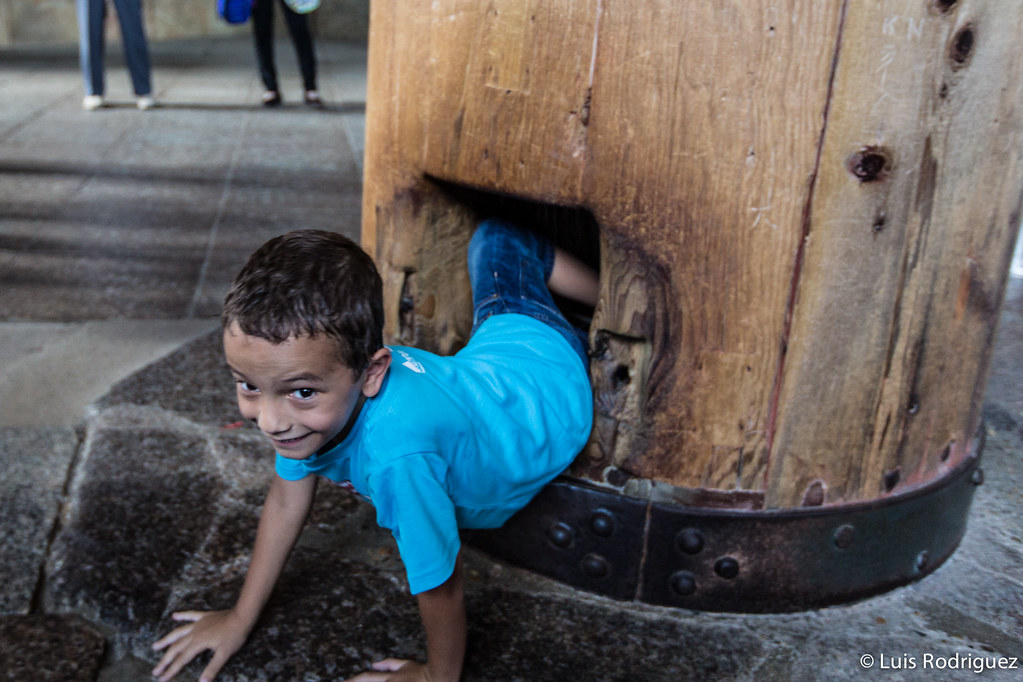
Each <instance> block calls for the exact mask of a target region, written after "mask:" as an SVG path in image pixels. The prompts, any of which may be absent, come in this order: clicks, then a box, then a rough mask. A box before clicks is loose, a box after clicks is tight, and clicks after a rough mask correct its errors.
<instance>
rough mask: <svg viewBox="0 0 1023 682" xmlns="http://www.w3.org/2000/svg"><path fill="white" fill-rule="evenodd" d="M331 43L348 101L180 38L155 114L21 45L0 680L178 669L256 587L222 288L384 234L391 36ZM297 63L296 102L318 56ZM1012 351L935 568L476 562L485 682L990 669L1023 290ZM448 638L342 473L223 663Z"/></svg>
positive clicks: (1020, 469) (166, 60) (404, 651)
mask: <svg viewBox="0 0 1023 682" xmlns="http://www.w3.org/2000/svg"><path fill="white" fill-rule="evenodd" d="M318 47H319V52H320V56H321V71H322V91H323V93H324V95H325V96H326V98H327V100H328V101H329V102H330V106H329V107H328V109H327V110H324V111H314V110H309V109H306V108H305V107H303V106H302V105H300V104H289V105H288V106H285V107H283V108H281V109H279V110H264V109H262V108H261V107H258V106H256V105H254V104H253V103H254V102H256V101H257V100H258V96H259V92H260V88H259V84H258V82H257V79H256V77H255V69H254V66H253V64H252V63H251V50H250V47H249V45H248V43H247V42H244V41H242V42H239V41H233V40H226V41H224V40H222V41H217V42H212V41H199V42H182V43H160V44H156V45H154V62H155V66H156V68H155V82H156V87H157V93H158V96H159V98H160V100H161V102H162V106H161V107H159V108H157V109H155V110H153V111H149V112H144V113H142V112H138V111H136V110H135V109H134V108H132V107H131V106H130V103H131V102H130V97H128V92H127V77H126V76H125V75H124V73H123V68H121V67H120V66H119V65H117V64H116V62H113V63H112V64H111V65H110V69H109V71H110V72H109V74H108V80H109V82H110V86H111V93H110V94H111V99H112V100H113V103H114V105H113V106H111V107H109V108H106V109H104V110H101V111H98V112H91V113H86V112H84V111H82V109H81V108H80V98H81V92H80V84H79V79H78V74H77V68H76V64H75V57H74V49H73V48H72V47H68V48H63V49H48V50H31V49H21V50H17V51H0V100H2V101H3V103H4V105H3V108H0V470H2V471H3V477H2V479H0V576H2V583H0V584H2V587H0V679H12V680H33V681H34V680H102V681H104V682H112V681H121V680H127V681H132V680H144V679H149V677H148V670H149V669H150V668H151V667H152V665H153V664H154V662H155V661H156V660H157V657H156V656H155V655H154V654H153V653H152V652H151V651H150V649H149V645H150V644H151V642H152V641H153V640H154V639H155V638H156V637H157V636H158V634H159V633H161V632H163V631H165V630H166V629H167V628H168V627H169V618H168V616H169V614H170V612H171V611H173V610H175V609H179V608H205V607H220V606H224V605H227V604H229V603H231V601H232V599H233V597H234V595H235V594H236V593H237V590H238V587H239V584H240V580H241V577H242V574H243V570H244V566H245V562H246V561H247V553H248V550H249V547H250V545H251V541H252V535H253V533H254V529H255V522H256V518H257V515H258V511H259V505H260V503H261V499H262V495H263V492H264V491H265V487H266V485H267V476H268V473H269V471H270V469H269V466H270V459H269V457H268V452H267V450H266V446H265V444H264V443H263V442H262V441H261V440H260V438H259V437H258V435H257V434H255V433H254V432H253V431H251V430H250V429H249V428H246V427H239V425H238V422H237V420H238V416H237V414H236V412H235V408H234V405H233V398H232V394H231V387H230V383H229V382H228V381H227V380H226V373H225V370H224V367H223V365H222V362H221V359H220V354H219V348H218V343H217V335H216V332H215V327H216V321H215V315H216V313H217V309H218V304H219V303H218V302H219V299H220V297H221V296H222V294H223V290H224V288H225V287H226V285H227V282H228V281H229V280H230V278H231V276H232V275H233V273H234V271H235V270H236V269H237V267H238V266H239V265H240V264H241V262H242V261H243V259H244V258H245V256H246V255H247V254H248V253H249V252H250V251H251V250H252V249H253V248H255V247H256V246H257V245H258V244H260V243H262V242H263V241H264V240H265V239H266V238H267V237H269V236H271V235H273V234H277V233H279V232H283V231H286V230H287V229H290V228H293V227H298V226H302V227H322V228H325V229H334V230H339V231H344V232H346V233H349V234H351V235H354V234H356V233H357V230H358V222H359V210H360V193H361V179H360V178H361V158H362V124H363V101H364V97H365V50H364V49H363V48H362V47H361V46H353V45H347V44H324V45H320V46H318ZM279 54H280V61H281V67H282V72H283V76H284V80H285V83H286V84H287V85H286V89H285V97H286V98H290V99H291V100H292V102H294V101H296V97H297V95H298V78H297V75H296V74H295V67H294V63H293V60H291V59H290V57H291V53H290V46H289V45H287V44H283V45H282V46H281V48H280V50H279ZM997 344H998V345H997V348H996V354H995V357H994V360H993V363H992V373H991V379H990V382H989V390H988V393H987V398H986V405H985V415H986V417H987V430H988V433H987V446H986V449H985V453H984V458H985V459H984V463H983V466H984V471H985V479H986V482H985V484H984V485H982V486H980V488H978V490H977V494H976V497H975V499H974V505H973V509H972V512H971V519H970V523H969V527H968V530H967V533H966V536H965V537H964V539H963V541H962V544H961V546H960V548H959V550H958V551H957V552H956V553H955V554H954V555H953V556H952V558H951V559H950V560H949V561H948V562H947V563H946V564H945V565H943V566H942V567H940V568H939V569H938V570H937V571H935V572H934V573H933V574H931V575H929V576H927V577H926V578H924V579H923V580H921V581H919V582H916V583H913V584H911V585H909V586H907V587H904V588H901V589H898V590H895V591H893V592H890V593H888V594H884V595H881V596H879V597H875V598H872V599H869V600H865V601H862V602H859V603H856V604H851V605H846V606H839V607H832V608H828V609H822V610H818V611H810V612H801V613H792V614H783V615H742V614H718V613H701V612H694V611H688V610H681V609H672V608H664V607H654V606H648V605H640V604H634V603H627V602H618V601H614V600H610V599H606V598H603V597H599V596H595V595H592V594H587V593H583V592H579V591H576V590H573V589H570V588H567V587H564V586H561V585H558V584H555V583H553V582H551V581H549V580H546V579H543V578H540V577H537V576H533V575H530V574H528V573H526V572H524V571H521V570H518V569H515V568H512V567H509V566H507V565H504V564H501V563H499V562H496V561H493V560H491V559H489V558H488V557H486V556H485V555H482V554H480V553H478V552H475V551H471V550H470V551H469V552H468V561H467V564H468V581H467V582H468V602H469V629H470V648H469V653H468V657H467V668H466V674H465V679H466V680H467V681H469V682H473V681H497V682H501V681H504V680H508V681H511V680H524V681H538V680H539V681H543V680H557V679H565V678H569V677H571V678H573V679H579V680H586V681H590V680H598V681H600V680H622V681H624V680H629V681H646V680H652V681H656V680H689V679H692V680H702V679H720V680H819V679H830V680H856V679H885V680H966V679H976V677H975V676H974V673H972V672H970V671H968V670H964V669H962V667H961V666H963V665H969V663H970V662H976V661H981V662H986V661H998V660H1004V661H1006V663H1008V661H1009V658H1012V657H1014V658H1016V659H1023V520H1021V515H1020V513H1019V509H1020V508H1021V506H1023V493H1021V490H1023V380H1021V374H1023V371H1021V370H1023V363H1021V358H1023V354H1021V351H1023V279H1011V280H1010V285H1009V289H1008V295H1007V298H1006V304H1005V308H1004V312H1003V314H1002V319H1001V326H1000V330H999V334H998V339H997ZM27 453H31V457H28V456H26V454H27ZM420 630H421V628H420V625H419V620H418V614H417V612H416V609H415V603H414V600H412V599H411V598H410V597H409V596H408V594H407V586H406V584H405V582H404V578H403V574H402V570H401V566H400V562H399V561H398V559H397V556H396V553H395V549H394V545H393V543H392V542H391V540H390V538H389V537H388V535H387V534H386V533H383V532H381V531H380V529H379V528H377V527H376V524H375V521H374V516H373V513H372V509H370V508H368V507H367V506H366V505H365V504H363V503H361V502H359V501H357V500H355V499H353V498H351V497H349V496H347V495H346V494H345V493H344V492H342V491H341V490H340V489H336V488H332V487H329V486H321V490H320V493H319V495H318V498H317V502H316V506H315V509H314V512H313V516H312V518H311V520H310V523H309V525H308V527H307V529H306V531H305V532H304V534H303V536H302V539H301V540H300V544H299V547H298V548H297V549H296V552H295V554H294V556H293V558H292V560H291V562H290V563H289V566H288V568H287V571H286V574H285V576H284V577H283V579H282V583H281V585H280V587H279V589H278V591H277V593H276V594H275V597H274V598H273V600H272V602H271V604H270V605H269V607H268V609H267V612H266V614H265V617H264V619H263V620H262V622H261V624H260V626H259V627H258V629H257V630H256V631H255V633H254V634H253V637H252V639H251V640H250V642H249V643H248V644H247V646H246V647H245V648H244V649H243V650H242V651H241V652H239V654H238V655H237V657H236V658H235V659H233V660H232V661H231V663H230V664H229V666H228V667H227V668H226V669H225V670H224V672H223V675H222V677H221V678H219V679H224V680H336V679H343V678H345V677H346V676H348V675H350V674H353V673H355V672H357V671H358V670H361V669H363V668H365V667H366V666H367V665H368V664H369V663H370V662H372V661H374V660H376V659H377V658H379V657H382V656H385V655H399V656H422V654H423V650H424V643H423V641H422V639H421V633H420ZM882 655H883V656H884V662H885V663H886V665H887V667H885V668H882ZM865 656H872V657H873V659H872V660H873V665H872V667H869V668H867V667H864V665H863V664H862V663H861V661H865V660H866V659H865V658H863V657H865ZM927 656H933V657H934V659H933V660H935V661H937V662H938V663H939V664H944V665H945V666H946V667H945V668H943V669H935V668H932V667H925V666H926V665H927V662H928V660H931V659H928V658H926V657H927ZM956 657H958V658H956ZM1006 657H1008V658H1006ZM956 662H958V665H959V666H960V668H958V669H950V668H949V667H948V665H949V664H952V665H955V664H956ZM910 664H915V666H916V667H915V668H910V667H909V665H910ZM974 664H975V663H974ZM896 666H899V667H896ZM200 669H201V668H200V667H199V666H198V665H193V666H192V667H190V668H189V671H188V675H183V676H182V677H184V678H187V679H194V677H195V676H196V675H197V674H198V672H199V670H200ZM981 678H982V679H990V680H1015V679H1021V673H1020V672H1019V670H1018V669H1017V670H990V671H985V672H984V674H983V675H981Z"/></svg>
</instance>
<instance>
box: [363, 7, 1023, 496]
mask: <svg viewBox="0 0 1023 682" xmlns="http://www.w3.org/2000/svg"><path fill="white" fill-rule="evenodd" d="M1021 22H1023V5H1017V4H1016V3H984V2H980V1H979V0H972V1H971V0H960V1H959V2H954V3H948V2H945V3H937V2H930V1H928V0H919V1H917V0H883V1H879V2H870V3H859V2H835V1H831V0H783V1H777V2H767V1H766V0H750V1H749V2H741V3H739V2H731V3H729V2H706V3H702V2H685V3H680V2H674V1H668V0H642V1H636V0H629V1H627V0H599V1H598V0H550V1H541V0H523V1H516V0H488V1H487V2H478V1H476V0H434V1H432V2H425V1H424V0H418V1H412V0H403V1H401V2H398V1H397V0H377V1H376V2H374V3H373V5H372V16H371V24H370V71H369V99H368V105H367V145H366V166H365V167H366V182H365V188H366V189H365V198H364V217H363V221H364V223H363V239H364V243H365V245H366V246H367V248H368V249H370V250H371V252H372V253H374V255H375V256H376V258H377V260H378V263H379V264H380V266H381V271H382V273H383V274H384V279H385V298H386V305H387V310H388V328H387V336H388V338H389V339H390V340H396V341H399V342H401V343H413V344H416V345H423V346H425V347H428V348H430V349H432V350H438V351H441V352H450V351H452V350H454V349H456V348H458V347H459V346H460V345H461V344H462V343H464V342H465V340H466V338H467V334H468V328H469V317H470V310H469V306H470V304H469V301H470V297H469V290H468V282H467V278H466V276H465V272H464V264H463V263H464V253H465V245H466V243H467V242H468V238H469V236H470V234H471V231H472V227H473V224H474V222H475V221H476V220H477V219H478V218H479V217H480V212H479V210H480V209H479V206H480V205H481V202H474V201H466V200H464V195H460V194H459V192H455V191H452V188H454V187H462V188H471V189H472V190H473V191H477V192H480V193H494V194H495V195H512V196H515V197H522V198H526V199H530V200H534V201H540V202H546V203H549V204H554V205H559V206H574V207H580V208H581V209H584V210H586V211H588V212H589V213H591V214H592V216H593V218H594V219H595V221H596V223H597V224H598V225H599V227H600V251H601V300H600V303H599V304H598V307H597V310H596V312H595V316H594V320H593V325H592V327H591V345H592V347H593V355H594V357H593V361H592V363H591V375H592V379H593V385H594V392H595V427H594V432H593V438H592V440H591V444H590V446H589V447H588V448H587V449H586V451H585V452H584V453H583V454H582V455H581V456H580V458H579V459H578V460H577V462H576V464H575V466H574V467H573V469H572V472H573V473H574V474H575V475H578V476H582V477H586V478H589V479H591V480H594V481H598V482H602V483H608V484H611V485H614V486H619V487H621V486H627V483H628V481H629V479H633V480H640V481H644V480H645V481H653V482H654V486H655V487H656V486H661V488H662V489H665V488H666V489H667V490H668V491H669V492H668V495H669V497H670V496H672V495H673V496H674V499H678V500H691V499H696V498H700V497H701V496H702V497H703V498H705V499H709V498H711V497H714V496H715V495H717V496H718V497H719V498H720V499H722V500H726V502H724V504H729V505H736V506H746V507H752V508H762V507H792V506H800V505H804V504H833V503H840V502H845V501H853V500H863V499H873V498H875V497H877V496H879V495H885V494H888V493H891V492H897V491H900V490H904V489H906V488H907V487H912V486H915V485H919V484H920V483H922V482H926V481H928V480H931V479H933V478H935V477H937V476H940V475H941V474H942V473H944V472H945V471H947V470H948V469H949V468H950V467H952V466H954V465H955V464H956V463H958V462H959V461H960V460H961V459H962V457H963V456H965V452H966V447H967V445H968V442H969V439H970V436H971V435H972V433H973V429H974V428H975V427H976V424H977V420H978V418H979V417H978V414H979V396H980V391H981V389H982V386H983V382H984V376H985V372H986V366H987V358H988V355H989V351H990V342H991V336H992V334H993V328H994V324H995V320H996V319H997V317H996V316H997V310H998V307H999V305H1000V302H1001V298H1002V295H1003V292H1004V281H1005V274H1006V272H1007V269H1008V264H1009V255H1010V253H1009V252H1010V250H1011V244H1012V240H1013V237H1014V234H1015V230H1016V226H1018V225H1019V222H1020V215H1019V214H1020V191H1021V188H1023V164H1021V159H1020V154H1021V152H1023V145H1020V139H1019V137H1020V132H1021V129H1023V120H1021V113H1020V112H1023V106H1021V105H1023V97H1021V89H1020V88H1021V86H1020V83H1023V78H1021V77H1020V76H1021V75H1023V74H1020V68H1021V60H1020V57H1019V56H1018V53H1019V50H1018V49H1017V48H1016V44H1015V43H1016V42H1017V40H1018V36H1019V35H1021V31H1020V29H1021V28H1023V26H1021ZM482 205H486V201H484V202H482ZM672 491H674V492H672ZM696 493H699V494H696Z"/></svg>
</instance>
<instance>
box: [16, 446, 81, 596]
mask: <svg viewBox="0 0 1023 682" xmlns="http://www.w3.org/2000/svg"><path fill="white" fill-rule="evenodd" d="M77 447H78V436H77V435H76V434H75V432H74V431H73V430H71V429H51V428H40V429H34V428H3V429H0V469H2V470H3V472H4V474H3V478H2V479H0V575H2V576H3V589H2V590H0V613H20V614H24V613H28V612H29V610H30V609H31V607H32V600H33V595H34V594H35V592H36V590H37V589H38V582H39V576H40V571H41V569H42V566H43V564H44V562H45V559H46V552H47V550H48V547H49V542H50V537H51V535H52V534H53V531H54V528H55V525H56V523H57V519H58V517H59V515H60V510H61V504H62V503H63V500H64V486H65V483H66V481H67V476H68V470H69V468H70V466H71V463H72V461H73V459H74V456H75V452H76V450H77Z"/></svg>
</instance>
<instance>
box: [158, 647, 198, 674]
mask: <svg viewBox="0 0 1023 682" xmlns="http://www.w3.org/2000/svg"><path fill="white" fill-rule="evenodd" d="M199 651H201V649H200V650H198V651H197V650H195V649H194V648H193V647H187V646H185V647H182V646H173V647H171V648H170V650H169V651H168V652H167V656H171V660H169V661H168V663H169V664H170V668H168V669H167V671H166V672H164V673H163V675H162V676H161V677H160V682H166V680H170V679H172V678H173V677H174V676H175V675H177V674H178V673H179V672H181V669H182V668H184V667H185V666H186V665H188V663H189V662H190V661H191V660H192V659H193V658H195V657H196V655H197V654H198V653H199ZM167 656H164V658H167ZM160 664H161V665H163V661H160Z"/></svg>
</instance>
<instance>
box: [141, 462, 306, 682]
mask: <svg viewBox="0 0 1023 682" xmlns="http://www.w3.org/2000/svg"><path fill="white" fill-rule="evenodd" d="M315 491H316V477H315V476H308V477H306V478H304V479H302V480H300V481H286V480H284V479H282V478H281V477H280V476H275V477H274V480H273V483H271V484H270V491H269V492H268V493H267V496H266V502H265V503H264V504H263V512H262V515H261V516H260V519H259V529H258V531H257V532H256V544H255V547H254V548H253V550H252V560H251V562H250V564H249V570H248V572H247V574H246V576H245V584H244V585H243V586H242V591H241V595H239V597H238V601H237V603H236V604H235V605H234V608H232V609H230V610H228V611H209V612H202V611H186V612H180V613H175V614H173V616H172V617H173V618H174V620H179V621H181V620H184V621H192V622H191V623H190V624H189V625H184V626H182V627H179V628H177V629H175V630H174V631H173V632H171V633H170V634H168V635H167V636H166V637H164V638H163V639H161V640H159V641H158V642H156V643H155V644H153V648H154V649H157V650H159V649H163V648H166V647H170V648H169V649H167V653H166V654H164V656H163V658H162V659H161V660H160V663H159V664H158V665H157V666H156V668H155V669H154V670H153V675H156V676H159V677H160V679H161V680H169V679H171V678H172V677H174V676H175V675H176V674H177V673H178V672H179V671H180V670H181V668H183V667H184V666H185V665H187V664H188V663H189V661H191V660H192V659H193V658H195V657H196V656H197V655H198V654H200V653H202V652H203V651H206V650H207V649H210V650H212V651H213V658H212V659H211V660H210V663H209V665H207V666H206V669H205V670H204V671H203V673H202V677H201V679H202V680H212V679H213V677H214V676H215V675H216V674H217V673H218V672H219V671H220V668H222V667H223V665H224V664H225V663H226V662H227V660H228V659H229V658H230V657H231V656H232V655H233V654H234V653H235V652H236V651H237V650H238V649H240V648H241V646H242V644H244V643H245V640H246V639H247V638H248V636H249V633H250V632H251V631H252V628H253V627H254V626H255V624H256V620H257V619H258V618H259V614H260V612H261V611H262V610H263V606H264V605H265V604H266V602H267V600H268V599H269V598H270V593H271V592H272V591H273V588H274V584H275V583H276V582H277V578H278V576H280V574H281V571H282V570H283V568H284V564H285V563H286V562H287V560H288V555H289V554H290V553H291V549H292V547H294V545H295V541H296V540H297V539H298V536H299V533H301V531H302V526H303V525H304V524H305V519H306V516H308V514H309V508H310V507H311V506H312V501H313V495H314V493H315Z"/></svg>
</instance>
